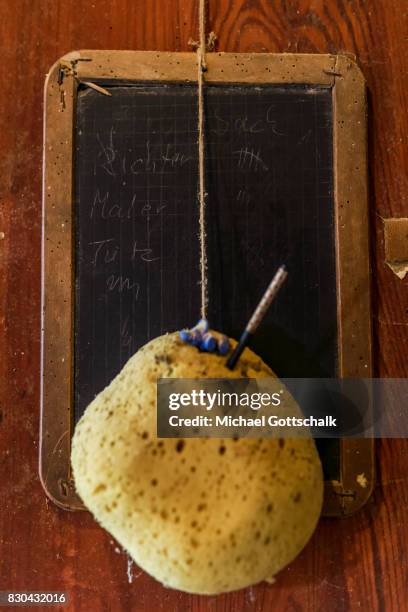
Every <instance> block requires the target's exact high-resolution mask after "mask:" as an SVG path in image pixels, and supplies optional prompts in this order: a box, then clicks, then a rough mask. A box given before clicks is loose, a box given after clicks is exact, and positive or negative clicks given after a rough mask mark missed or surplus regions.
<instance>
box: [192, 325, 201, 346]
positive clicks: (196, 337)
mask: <svg viewBox="0 0 408 612" xmlns="http://www.w3.org/2000/svg"><path fill="white" fill-rule="evenodd" d="M202 341H203V337H202V334H201V332H200V331H199V330H198V329H192V330H191V344H192V345H193V346H199V347H200V348H201V343H202Z"/></svg>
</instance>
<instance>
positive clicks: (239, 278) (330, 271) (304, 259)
mask: <svg viewBox="0 0 408 612" xmlns="http://www.w3.org/2000/svg"><path fill="white" fill-rule="evenodd" d="M103 85H104V87H105V88H106V89H108V90H109V91H110V93H111V94H112V95H111V96H104V95H102V94H100V93H99V92H97V91H95V90H93V89H90V88H86V87H84V88H83V89H80V90H79V92H78V100H77V111H76V113H77V115H76V127H75V193H76V197H75V258H76V264H75V277H76V283H75V305H76V308H75V393H74V397H75V419H76V420H77V419H78V418H79V416H80V415H81V414H82V413H83V411H84V409H85V407H86V405H87V404H88V403H89V402H90V401H91V400H92V399H93V397H94V396H95V395H96V394H97V393H98V392H99V391H101V390H102V389H103V388H104V387H105V386H106V385H107V384H109V382H110V381H111V380H112V379H113V378H114V376H115V375H116V374H117V373H118V372H119V371H120V369H121V368H122V367H123V365H124V364H125V363H126V361H127V360H128V359H129V357H130V356H131V355H132V354H133V353H134V352H135V351H136V350H137V349H138V348H139V347H140V346H142V345H143V344H145V343H146V342H147V341H148V340H149V339H151V338H153V337H155V336H158V335H160V334H162V333H165V332H166V331H173V330H176V329H180V328H182V327H185V326H187V327H189V326H192V325H193V324H194V323H195V322H196V320H197V318H198V316H199V312H200V287H199V282H200V274H199V242H198V232H199V228H198V212H199V208H198V201H197V110H196V108H197V92H196V87H195V86H194V85H188V84H182V85H181V84H180V85H178V84H157V83H155V84H151V85H135V84H123V86H116V85H115V86H111V85H110V84H109V83H104V84H103ZM205 107H206V124H205V130H206V180H207V191H208V198H207V208H206V229H207V249H208V280H209V319H210V322H211V324H212V326H213V327H215V328H218V329H220V330H222V331H223V332H225V333H227V334H231V335H233V336H235V337H237V336H239V334H240V332H241V331H242V329H243V327H244V325H245V323H246V321H247V320H248V317H249V315H250V313H251V312H252V310H253V308H254V305H255V304H256V303H257V301H258V300H259V298H260V296H261V295H262V293H263V291H264V290H265V287H266V286H267V285H268V283H269V281H270V279H271V277H272V275H273V273H274V271H275V270H276V268H277V267H278V265H280V264H281V263H286V264H287V266H288V269H289V280H288V282H287V283H286V285H285V287H284V288H283V289H282V291H281V294H280V295H279V299H278V300H276V302H275V303H274V305H273V307H272V308H271V311H270V312H269V313H268V315H267V317H266V319H265V321H264V322H263V324H262V326H261V327H260V328H259V330H258V332H257V335H256V337H255V339H254V344H253V348H254V349H255V350H256V351H258V352H259V354H260V355H261V356H262V357H263V358H264V359H265V360H266V361H267V362H268V363H269V365H270V366H271V367H272V368H273V369H274V370H275V371H276V372H277V373H278V374H280V375H282V376H292V377H295V376H313V375H318V376H333V375H334V374H335V370H336V333H337V331H336V279H335V243H334V205H333V159H332V148H333V140H332V106H331V92H330V90H329V89H324V88H313V89H312V88H310V87H307V86H294V85H287V86H284V87H282V86H271V85H265V86H252V85H234V86H227V85H220V86H211V85H209V86H207V87H206V93H205Z"/></svg>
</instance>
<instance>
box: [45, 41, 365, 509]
mask: <svg viewBox="0 0 408 612" xmlns="http://www.w3.org/2000/svg"><path fill="white" fill-rule="evenodd" d="M196 61H197V60H196V56H195V54H194V53H167V52H160V53H157V52H146V51H81V52H73V53H70V54H68V55H66V56H64V57H62V58H61V59H60V60H59V61H58V62H57V63H56V64H55V65H54V66H53V67H52V69H51V70H50V72H49V74H48V77H47V80H46V85H45V121H44V123H45V136H44V177H43V180H44V183H43V187H44V189H43V276H42V293H43V300H42V308H43V311H42V387H41V389H42V391H41V411H42V415H41V441H40V476H41V481H42V483H43V486H44V488H45V490H46V492H47V494H48V496H49V497H50V498H51V499H52V500H53V501H54V502H55V503H56V504H58V505H59V506H61V507H63V508H66V509H70V510H77V509H83V505H82V503H81V501H80V499H79V498H78V497H77V495H76V493H75V488H74V484H73V481H72V478H71V472H70V440H71V433H72V430H73V427H74V382H75V363H74V361H75V359H74V355H75V338H76V329H75V294H76V272H75V270H76V268H75V258H76V253H75V250H76V248H77V247H76V239H75V232H76V221H75V201H76V200H75V185H76V177H75V137H76V136H75V129H76V127H75V122H76V112H77V111H76V109H77V101H78V95H79V92H80V91H81V89H82V90H83V89H84V88H90V89H91V90H92V92H93V93H94V94H95V95H101V96H102V97H104V91H102V90H104V89H105V88H108V87H109V86H112V85H113V86H114V85H115V84H121V83H122V84H125V85H126V86H129V85H132V84H140V83H143V84H144V85H146V84H147V85H152V84H153V85H154V84H160V83H166V84H167V85H168V86H169V87H172V85H174V86H177V85H180V84H183V83H184V84H190V86H196V83H197V64H196ZM207 64H208V70H207V72H206V74H205V85H206V86H207V87H208V86H210V85H214V86H220V85H228V86H232V85H238V84H239V85H241V86H252V87H254V88H258V89H259V88H260V87H263V86H269V87H283V88H288V87H289V88H290V87H292V86H293V87H294V88H296V87H300V88H302V87H307V88H308V91H309V93H312V94H313V92H314V91H316V92H318V91H323V90H325V91H326V92H329V94H330V100H331V105H332V106H331V108H332V124H331V127H332V132H331V134H332V143H331V145H330V146H331V148H332V162H333V172H332V201H333V206H334V213H333V214H334V229H333V232H334V247H333V249H334V251H333V252H335V274H334V276H335V281H334V282H335V296H336V297H335V301H336V303H337V306H336V308H335V310H336V313H335V315H334V316H335V317H336V338H337V355H336V371H335V373H334V376H338V377H352V378H353V377H356V378H368V377H370V376H371V321H370V287H369V259H368V252H369V242H368V210H367V208H368V202H367V162H366V146H367V145H366V142H367V139H366V89H365V82H364V78H363V76H362V74H361V72H360V70H359V68H358V67H357V66H356V64H355V63H354V62H353V61H352V60H351V59H350V58H349V57H346V56H334V55H314V54H307V55H306V54H299V55H298V54H265V53H257V54H245V53H243V54H231V53H209V54H208V55H207ZM98 88H102V90H99V93H98ZM108 93H109V92H108ZM113 99H114V98H112V97H111V98H109V100H113ZM272 127H273V124H272ZM241 128H242V122H241ZM242 129H245V126H244V128H242ZM253 131H257V130H253ZM195 142H196V140H195ZM210 195H211V194H210ZM270 272H271V270H269V274H270ZM267 282H269V276H267V277H265V278H264V279H263V285H264V286H266V284H267ZM296 282H298V281H296ZM257 297H259V295H258V296H254V297H253V296H251V300H252V301H251V303H250V304H249V307H253V305H254V304H255V302H256V298H257ZM280 299H283V298H280ZM210 300H211V298H210ZM277 302H279V300H277ZM165 331H166V330H165ZM224 331H225V330H224ZM259 334H261V335H262V330H260V331H259ZM278 374H279V372H278ZM300 375H302V374H300ZM359 475H363V477H362V478H358V476H359ZM359 483H360V484H359ZM373 483H374V446H373V441H372V440H369V439H343V440H340V443H339V471H338V474H337V476H336V477H335V478H329V479H327V480H326V488H325V502H324V509H323V512H324V514H325V515H329V516H344V515H347V514H350V513H352V512H354V511H355V510H356V509H358V508H359V507H360V506H361V505H362V504H363V503H365V501H366V500H367V499H368V497H369V496H370V493H371V491H372V487H373Z"/></svg>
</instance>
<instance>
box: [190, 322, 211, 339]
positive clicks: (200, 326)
mask: <svg viewBox="0 0 408 612" xmlns="http://www.w3.org/2000/svg"><path fill="white" fill-rule="evenodd" d="M209 328H210V326H209V325H208V321H207V319H200V320H199V321H198V323H197V324H196V325H195V326H194V327H193V329H196V330H197V331H199V332H200V333H201V334H203V335H204V334H206V333H207V332H208V330H209Z"/></svg>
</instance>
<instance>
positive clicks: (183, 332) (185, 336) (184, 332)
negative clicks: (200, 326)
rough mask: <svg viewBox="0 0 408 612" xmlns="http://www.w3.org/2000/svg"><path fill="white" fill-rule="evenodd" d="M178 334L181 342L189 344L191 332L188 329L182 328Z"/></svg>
mask: <svg viewBox="0 0 408 612" xmlns="http://www.w3.org/2000/svg"><path fill="white" fill-rule="evenodd" d="M179 334H180V338H181V340H182V341H183V342H188V343H189V344H191V340H192V338H191V332H190V331H189V330H188V329H182V330H181V332H179Z"/></svg>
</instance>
